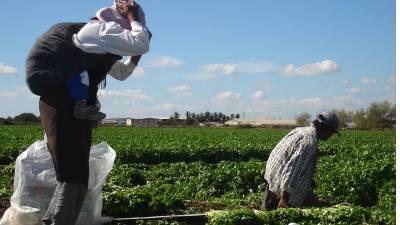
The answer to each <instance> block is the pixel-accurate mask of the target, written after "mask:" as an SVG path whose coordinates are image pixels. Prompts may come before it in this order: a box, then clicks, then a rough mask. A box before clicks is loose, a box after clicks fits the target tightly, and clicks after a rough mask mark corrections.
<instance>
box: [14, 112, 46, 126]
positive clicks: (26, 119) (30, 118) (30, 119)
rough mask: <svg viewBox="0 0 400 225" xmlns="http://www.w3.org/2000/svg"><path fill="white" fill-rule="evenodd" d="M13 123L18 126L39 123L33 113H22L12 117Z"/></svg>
mask: <svg viewBox="0 0 400 225" xmlns="http://www.w3.org/2000/svg"><path fill="white" fill-rule="evenodd" d="M14 121H15V122H16V123H20V124H29V123H39V122H40V119H39V118H38V117H37V116H36V115H35V114H33V113H22V114H19V115H18V116H16V117H14Z"/></svg>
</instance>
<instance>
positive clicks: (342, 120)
mask: <svg viewBox="0 0 400 225" xmlns="http://www.w3.org/2000/svg"><path fill="white" fill-rule="evenodd" d="M332 111H333V112H335V113H336V114H337V115H338V117H339V127H340V128H346V127H347V125H348V124H349V123H351V122H353V112H352V111H346V110H340V111H338V110H332Z"/></svg>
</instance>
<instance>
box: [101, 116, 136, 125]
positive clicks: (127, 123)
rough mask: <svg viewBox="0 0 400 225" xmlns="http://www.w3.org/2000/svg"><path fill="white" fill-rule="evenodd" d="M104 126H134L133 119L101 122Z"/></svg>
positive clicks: (113, 119)
mask: <svg viewBox="0 0 400 225" xmlns="http://www.w3.org/2000/svg"><path fill="white" fill-rule="evenodd" d="M101 124H103V125H114V126H132V119H130V118H109V119H104V120H102V121H101Z"/></svg>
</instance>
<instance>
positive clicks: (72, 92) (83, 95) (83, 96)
mask: <svg viewBox="0 0 400 225" xmlns="http://www.w3.org/2000/svg"><path fill="white" fill-rule="evenodd" d="M81 79H82V78H81V75H76V76H74V77H72V78H71V79H69V80H68V81H67V90H68V96H69V97H70V98H71V99H72V100H73V101H74V102H79V101H82V100H88V99H89V88H88V86H86V85H84V84H82V81H81Z"/></svg>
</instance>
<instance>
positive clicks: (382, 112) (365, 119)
mask: <svg viewBox="0 0 400 225" xmlns="http://www.w3.org/2000/svg"><path fill="white" fill-rule="evenodd" d="M332 111H334V112H336V114H337V115H338V117H339V120H340V124H339V126H340V128H357V129H377V128H394V127H395V125H396V105H395V104H391V103H390V102H388V101H383V102H373V103H371V104H370V105H369V106H368V107H367V108H365V109H364V108H363V109H359V110H355V111H351V110H349V111H347V110H335V109H333V110H332ZM295 119H296V123H297V125H299V126H306V125H308V124H310V123H311V122H312V121H311V119H312V117H311V115H310V114H309V113H307V112H306V113H301V114H299V115H297V116H296V118H295Z"/></svg>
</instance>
